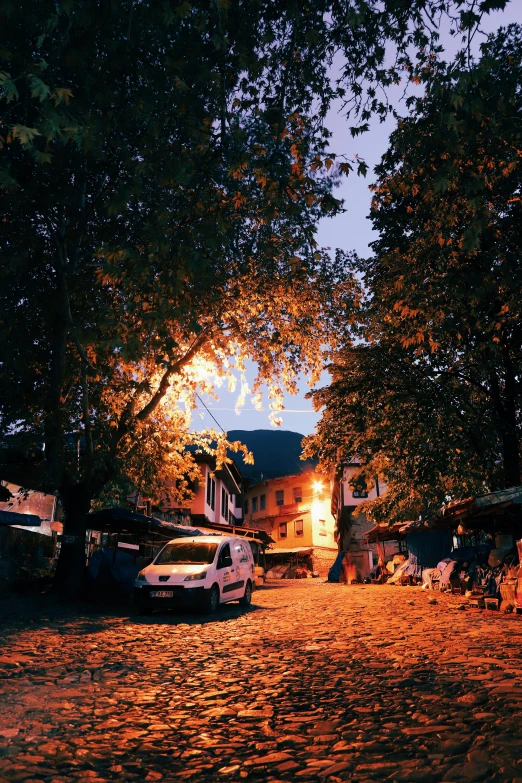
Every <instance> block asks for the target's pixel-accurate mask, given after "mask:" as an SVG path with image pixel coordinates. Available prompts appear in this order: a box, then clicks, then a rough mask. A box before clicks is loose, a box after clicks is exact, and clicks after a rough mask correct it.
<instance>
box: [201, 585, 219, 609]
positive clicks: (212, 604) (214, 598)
mask: <svg viewBox="0 0 522 783" xmlns="http://www.w3.org/2000/svg"><path fill="white" fill-rule="evenodd" d="M218 606H219V587H218V586H217V585H212V587H211V588H210V590H207V591H206V592H205V597H204V598H203V601H202V602H201V611H202V612H203V614H214V613H215V612H216V611H217V608H218Z"/></svg>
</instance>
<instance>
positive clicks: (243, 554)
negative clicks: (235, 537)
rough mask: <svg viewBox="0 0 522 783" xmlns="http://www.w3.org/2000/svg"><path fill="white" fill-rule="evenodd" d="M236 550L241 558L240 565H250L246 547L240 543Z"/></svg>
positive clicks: (235, 547)
mask: <svg viewBox="0 0 522 783" xmlns="http://www.w3.org/2000/svg"><path fill="white" fill-rule="evenodd" d="M234 549H235V550H236V552H237V554H238V556H239V562H240V563H248V555H247V552H246V549H245V547H244V546H243V544H241V543H240V542H239V541H238V542H237V544H234Z"/></svg>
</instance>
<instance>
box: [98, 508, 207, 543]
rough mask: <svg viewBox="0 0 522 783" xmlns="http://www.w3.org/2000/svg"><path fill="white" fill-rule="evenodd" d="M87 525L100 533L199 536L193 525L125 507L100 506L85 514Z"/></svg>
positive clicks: (174, 536)
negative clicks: (139, 512)
mask: <svg viewBox="0 0 522 783" xmlns="http://www.w3.org/2000/svg"><path fill="white" fill-rule="evenodd" d="M87 527H88V528H89V529H90V530H99V531H100V532H102V533H140V532H147V531H154V530H157V531H158V532H161V533H163V534H172V538H180V537H182V536H191V537H192V536H200V535H202V533H201V532H200V531H199V530H198V529H197V528H195V527H188V526H186V525H177V524H176V523H175V522H166V521H165V520H163V519H156V518H155V517H147V516H145V514H138V512H137V511H131V510H130V509H127V508H102V509H100V511H93V512H92V513H91V514H88V515H87Z"/></svg>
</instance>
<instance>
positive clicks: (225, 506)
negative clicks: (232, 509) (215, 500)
mask: <svg viewBox="0 0 522 783" xmlns="http://www.w3.org/2000/svg"><path fill="white" fill-rule="evenodd" d="M221 516H222V517H224V518H225V519H227V517H228V495H227V491H226V489H224V487H221Z"/></svg>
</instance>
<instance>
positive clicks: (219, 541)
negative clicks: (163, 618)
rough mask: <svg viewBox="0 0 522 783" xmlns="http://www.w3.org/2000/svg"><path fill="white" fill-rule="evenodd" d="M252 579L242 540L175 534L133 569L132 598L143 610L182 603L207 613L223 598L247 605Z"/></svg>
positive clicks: (249, 556) (250, 561)
mask: <svg viewBox="0 0 522 783" xmlns="http://www.w3.org/2000/svg"><path fill="white" fill-rule="evenodd" d="M254 584H255V578H254V557H253V555H252V550H251V548H250V546H249V545H248V541H246V540H245V539H242V538H236V537H235V536H197V537H194V538H176V539H174V540H173V541H169V543H168V544H166V545H165V546H164V547H163V549H162V550H161V552H159V553H158V554H157V555H156V557H155V558H154V560H153V561H152V563H151V564H150V565H148V566H147V567H146V568H144V569H143V571H140V572H139V574H138V576H137V577H136V581H135V582H134V599H135V602H136V605H137V607H138V610H139V611H140V612H142V613H144V614H148V613H150V612H151V611H152V610H153V609H155V608H158V607H163V608H169V609H172V608H176V607H180V606H187V605H189V606H193V607H195V608H198V609H201V610H202V611H204V612H205V614H212V613H213V612H215V611H216V609H217V608H218V606H219V604H225V603H228V601H237V600H239V603H240V604H242V606H249V604H250V601H251V599H252V590H253V588H254Z"/></svg>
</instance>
